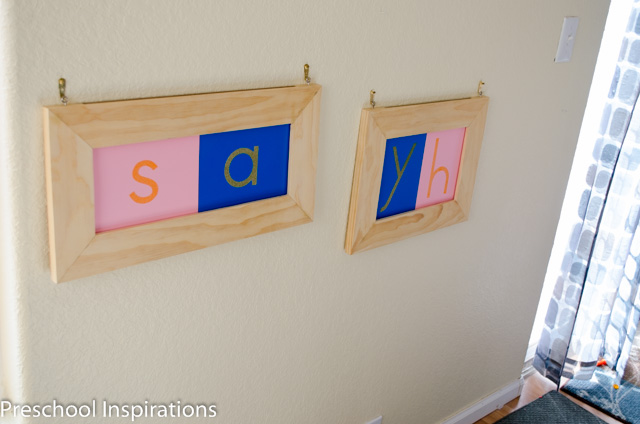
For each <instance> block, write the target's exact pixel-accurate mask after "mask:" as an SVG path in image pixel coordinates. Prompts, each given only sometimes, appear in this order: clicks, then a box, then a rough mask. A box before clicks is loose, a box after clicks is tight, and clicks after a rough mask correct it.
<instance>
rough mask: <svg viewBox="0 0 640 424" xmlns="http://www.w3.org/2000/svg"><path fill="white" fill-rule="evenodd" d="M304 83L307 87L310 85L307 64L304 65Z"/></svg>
mask: <svg viewBox="0 0 640 424" xmlns="http://www.w3.org/2000/svg"><path fill="white" fill-rule="evenodd" d="M304 82H305V83H306V84H307V85H309V84H311V78H309V64H308V63H307V64H305V65H304Z"/></svg>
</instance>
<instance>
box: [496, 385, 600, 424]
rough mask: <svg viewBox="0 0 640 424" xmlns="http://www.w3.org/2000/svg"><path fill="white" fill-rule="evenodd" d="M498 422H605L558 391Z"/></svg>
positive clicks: (581, 423) (531, 423)
mask: <svg viewBox="0 0 640 424" xmlns="http://www.w3.org/2000/svg"><path fill="white" fill-rule="evenodd" d="M496 424H604V421H602V420H601V419H600V418H598V417H596V416H595V415H593V414H591V413H590V412H588V411H587V410H585V409H583V408H581V407H579V406H578V405H576V404H575V403H573V402H571V401H570V400H569V399H567V398H566V397H564V396H563V395H561V394H560V393H558V392H555V391H554V392H549V393H547V394H546V395H544V396H542V397H541V398H540V399H537V400H535V401H533V402H531V403H530V404H528V405H526V406H524V407H522V408H520V409H518V410H517V411H514V412H513V413H511V414H509V415H507V416H506V417H504V418H503V419H501V420H500V421H498V422H497V423H496Z"/></svg>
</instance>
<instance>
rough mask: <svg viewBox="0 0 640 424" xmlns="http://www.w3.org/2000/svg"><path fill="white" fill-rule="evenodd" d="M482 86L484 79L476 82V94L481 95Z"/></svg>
mask: <svg viewBox="0 0 640 424" xmlns="http://www.w3.org/2000/svg"><path fill="white" fill-rule="evenodd" d="M482 87H484V81H482V80H480V82H479V83H478V96H482Z"/></svg>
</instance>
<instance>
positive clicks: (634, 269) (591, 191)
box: [534, 0, 640, 384]
mask: <svg viewBox="0 0 640 424" xmlns="http://www.w3.org/2000/svg"><path fill="white" fill-rule="evenodd" d="M639 11H640V3H639V2H638V0H636V1H635V2H634V7H633V11H632V14H631V18H630V21H629V25H628V27H627V32H626V34H625V38H624V41H623V45H622V49H621V51H620V57H619V61H618V63H617V67H616V72H615V75H614V78H613V82H612V84H611V90H610V93H609V100H608V102H607V104H606V106H605V109H604V111H603V114H602V120H601V125H600V137H599V138H598V139H597V140H596V142H595V145H594V150H593V157H592V159H593V162H592V164H591V166H590V167H589V170H588V172H587V175H586V177H585V185H584V191H583V194H582V198H581V201H580V205H579V207H578V210H577V211H576V212H577V213H576V217H575V225H574V228H573V231H572V236H571V238H570V241H569V246H568V248H567V250H566V253H565V257H564V260H563V262H562V266H561V270H560V272H559V274H560V275H559V277H558V279H557V282H556V286H555V290H554V292H553V296H552V299H551V301H550V304H549V309H548V312H547V316H546V319H545V325H544V329H543V332H542V336H541V338H540V342H539V344H538V348H537V351H536V355H535V358H534V367H535V368H536V369H537V370H538V371H539V372H540V373H541V374H542V375H544V376H546V377H547V378H549V379H550V380H552V381H554V382H555V383H557V384H559V382H560V378H561V377H568V378H578V379H589V378H591V376H592V374H593V372H594V370H595V368H596V363H597V362H598V360H599V358H600V357H601V356H603V357H604V359H606V360H607V363H608V365H609V366H611V367H612V368H614V369H615V370H616V372H617V374H618V380H619V379H620V378H621V376H622V374H623V372H624V367H625V365H626V362H627V358H628V356H629V352H630V349H631V345H632V343H633V338H634V335H635V332H636V327H637V325H638V321H639V320H640V293H639V291H638V281H639V279H640V228H638V218H639V216H640V213H639V212H640V108H638V109H636V107H635V106H636V105H637V104H638V92H639V87H640V17H639V13H638V12H639Z"/></svg>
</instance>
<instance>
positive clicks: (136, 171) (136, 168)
mask: <svg viewBox="0 0 640 424" xmlns="http://www.w3.org/2000/svg"><path fill="white" fill-rule="evenodd" d="M143 166H148V167H149V168H151V169H156V168H157V167H158V165H156V164H155V163H153V162H152V161H150V160H142V161H140V162H138V163H136V166H134V167H133V172H132V174H133V179H134V180H136V181H137V182H139V183H142V184H146V185H148V186H149V187H151V194H150V195H148V196H144V197H141V196H138V195H137V194H136V193H135V192H133V191H132V192H131V194H129V197H131V199H132V200H133V201H134V202H136V203H149V202H150V201H152V200H153V199H155V197H156V196H157V195H158V183H156V182H155V181H154V180H152V179H151V178H147V177H143V176H142V175H140V174H139V172H140V168H142V167H143Z"/></svg>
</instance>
